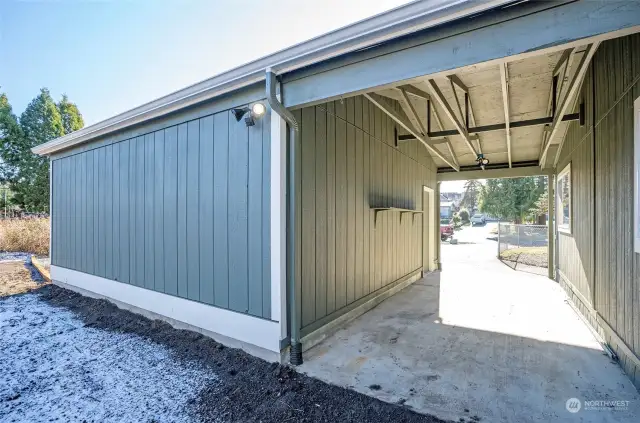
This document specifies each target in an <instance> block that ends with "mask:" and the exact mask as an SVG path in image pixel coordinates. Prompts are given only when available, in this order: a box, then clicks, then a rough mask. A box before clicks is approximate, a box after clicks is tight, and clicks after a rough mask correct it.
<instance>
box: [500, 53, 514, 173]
mask: <svg viewBox="0 0 640 423" xmlns="http://www.w3.org/2000/svg"><path fill="white" fill-rule="evenodd" d="M508 66H509V65H508V64H507V63H506V62H505V63H501V64H500V82H501V85H502V105H503V108H504V123H505V128H504V129H505V132H506V138H507V157H508V158H509V167H511V165H512V164H511V129H510V128H509V118H510V113H509V67H508Z"/></svg>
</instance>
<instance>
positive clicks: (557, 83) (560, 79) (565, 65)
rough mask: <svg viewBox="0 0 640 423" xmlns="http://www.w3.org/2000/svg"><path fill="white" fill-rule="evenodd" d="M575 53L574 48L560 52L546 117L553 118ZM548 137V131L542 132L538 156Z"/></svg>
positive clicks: (553, 76) (554, 70)
mask: <svg viewBox="0 0 640 423" xmlns="http://www.w3.org/2000/svg"><path fill="white" fill-rule="evenodd" d="M574 52H575V48H574V47H571V48H568V49H566V50H565V51H563V52H562V56H560V59H559V60H558V63H556V66H555V68H554V69H553V74H552V80H551V92H550V93H549V104H548V105H547V116H553V115H554V113H555V110H554V109H555V108H556V106H557V101H558V96H560V95H561V94H562V87H563V86H564V81H565V79H566V76H567V69H569V66H570V65H571V59H572V58H573V53H574ZM548 135H549V132H548V131H543V132H542V142H541V143H540V154H541V155H542V150H543V149H544V146H545V144H546V142H547V136H548Z"/></svg>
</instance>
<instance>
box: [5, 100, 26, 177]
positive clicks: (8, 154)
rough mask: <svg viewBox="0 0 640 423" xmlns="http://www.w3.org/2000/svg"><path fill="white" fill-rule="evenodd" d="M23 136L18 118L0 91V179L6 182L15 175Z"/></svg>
mask: <svg viewBox="0 0 640 423" xmlns="http://www.w3.org/2000/svg"><path fill="white" fill-rule="evenodd" d="M23 140H24V137H23V134H22V128H21V127H20V125H19V124H18V118H17V117H16V115H14V114H13V110H12V109H11V104H9V99H8V98H7V96H6V94H4V93H0V151H1V152H2V154H1V155H0V158H1V159H2V161H1V163H0V181H2V182H6V181H9V180H11V179H12V178H13V177H15V175H16V171H17V168H16V165H17V163H18V161H19V157H20V153H19V151H20V143H21V142H23Z"/></svg>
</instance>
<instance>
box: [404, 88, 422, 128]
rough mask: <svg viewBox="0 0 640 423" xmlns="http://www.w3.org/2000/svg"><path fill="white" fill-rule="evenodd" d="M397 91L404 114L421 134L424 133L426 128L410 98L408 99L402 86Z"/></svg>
mask: <svg viewBox="0 0 640 423" xmlns="http://www.w3.org/2000/svg"><path fill="white" fill-rule="evenodd" d="M398 92H399V93H400V98H399V99H398V102H399V103H400V106H401V107H402V110H404V114H405V115H407V117H408V118H409V121H410V122H411V124H412V125H413V127H414V128H416V129H417V130H418V131H420V134H421V135H426V133H427V129H426V128H425V127H424V125H423V124H422V121H421V120H420V116H418V112H416V108H415V107H414V105H413V103H411V99H409V96H408V95H407V92H406V91H405V90H404V89H402V88H398Z"/></svg>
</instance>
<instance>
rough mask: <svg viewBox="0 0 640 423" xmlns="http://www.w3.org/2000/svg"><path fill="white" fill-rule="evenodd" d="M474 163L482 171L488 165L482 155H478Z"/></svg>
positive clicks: (487, 161)
mask: <svg viewBox="0 0 640 423" xmlns="http://www.w3.org/2000/svg"><path fill="white" fill-rule="evenodd" d="M476 162H478V165H480V167H481V168H482V170H484V167H485V166H486V165H488V164H489V159H487V158H486V157H485V156H484V154H478V157H477V158H476Z"/></svg>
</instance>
